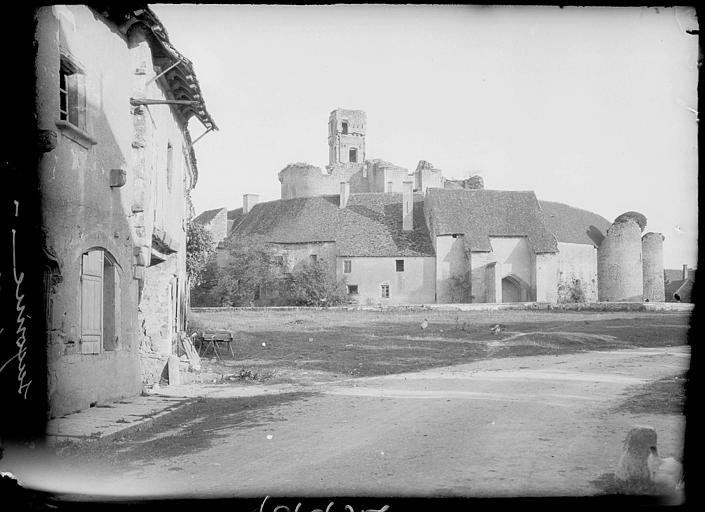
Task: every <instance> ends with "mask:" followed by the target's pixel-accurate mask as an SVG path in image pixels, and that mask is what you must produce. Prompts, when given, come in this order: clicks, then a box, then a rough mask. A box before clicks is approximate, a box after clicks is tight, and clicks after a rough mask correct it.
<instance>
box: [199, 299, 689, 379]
mask: <svg viewBox="0 0 705 512" xmlns="http://www.w3.org/2000/svg"><path fill="white" fill-rule="evenodd" d="M424 319H426V320H427V321H428V327H427V328H426V329H422V328H421V326H420V324H421V322H422V321H423V320H424ZM689 321H690V315H689V314H684V313H673V312H668V313H655V312H654V313H651V312H589V311H584V312H572V311H571V312H567V311H566V312H555V311H507V310H505V311H493V312H488V311H464V312H452V311H437V310H436V311H431V310H426V311H424V310H404V311H398V310H395V311H388V312H385V311H358V310H351V311H341V310H315V311H313V310H283V311H237V312H209V313H193V314H192V317H191V324H190V330H191V331H193V330H197V329H208V330H221V329H222V330H228V331H232V332H233V333H234V335H235V338H236V340H237V342H236V343H235V344H234V347H233V348H234V351H235V357H234V358H231V360H226V361H225V365H226V366H227V367H228V368H229V369H230V370H231V373H232V375H234V376H235V378H238V377H239V378H242V379H246V378H248V377H250V378H253V379H254V380H263V379H266V378H268V377H272V378H277V377H279V379H283V380H286V376H287V375H292V374H293V373H298V374H301V373H302V372H304V373H306V374H311V375H317V376H318V377H328V378H340V377H343V376H346V377H351V376H352V377H355V376H372V375H385V374H391V373H401V372H408V371H415V370H422V369H426V368H432V367H438V366H447V365H452V364H462V363H467V362H471V361H475V360H478V359H484V358H489V357H515V356H526V355H549V354H564V353H571V352H580V351H585V350H614V349H624V348H635V347H658V346H672V345H682V344H684V343H686V340H687V333H688V324H689ZM496 324H499V325H500V326H501V330H500V331H499V332H497V333H493V332H492V331H491V327H492V326H493V325H496ZM263 344H264V345H263ZM228 357H229V356H228Z"/></svg>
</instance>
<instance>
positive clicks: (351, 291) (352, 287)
mask: <svg viewBox="0 0 705 512" xmlns="http://www.w3.org/2000/svg"><path fill="white" fill-rule="evenodd" d="M348 295H357V285H356V284H349V285H348Z"/></svg>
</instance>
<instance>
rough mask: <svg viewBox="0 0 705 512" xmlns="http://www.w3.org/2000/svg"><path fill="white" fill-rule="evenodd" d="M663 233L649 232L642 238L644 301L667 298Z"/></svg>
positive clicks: (661, 300) (657, 300) (662, 300)
mask: <svg viewBox="0 0 705 512" xmlns="http://www.w3.org/2000/svg"><path fill="white" fill-rule="evenodd" d="M663 240H664V238H663V235H662V234H661V233H647V234H645V235H644V236H643V237H642V238H641V248H642V255H643V269H642V270H643V279H644V301H647V300H648V301H649V302H664V301H665V300H666V292H665V283H664V278H663Z"/></svg>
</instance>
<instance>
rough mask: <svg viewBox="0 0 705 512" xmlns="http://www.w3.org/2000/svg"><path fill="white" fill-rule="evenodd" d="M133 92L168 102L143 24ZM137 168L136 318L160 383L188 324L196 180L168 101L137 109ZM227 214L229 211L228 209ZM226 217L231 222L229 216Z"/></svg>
mask: <svg viewBox="0 0 705 512" xmlns="http://www.w3.org/2000/svg"><path fill="white" fill-rule="evenodd" d="M130 40H131V41H130V42H131V46H132V55H133V67H134V77H135V81H134V90H133V94H134V96H135V97H146V98H149V99H158V100H166V99H168V95H167V94H166V93H165V90H167V89H166V87H165V84H164V82H163V79H160V80H156V81H153V82H151V83H149V80H150V78H151V77H154V76H155V75H156V74H158V73H159V71H158V70H156V69H155V68H154V65H153V62H152V56H151V51H150V48H149V45H148V44H147V36H146V34H145V32H144V29H143V28H141V27H136V28H135V29H133V30H132V31H131V33H130ZM132 114H133V119H134V139H133V142H132V148H133V158H134V166H133V172H134V174H135V176H136V181H137V183H138V187H137V191H136V192H137V194H136V197H135V200H134V201H133V206H132V213H133V224H134V225H135V226H136V230H137V232H138V234H139V235H143V236H140V237H139V238H138V240H137V243H138V244H139V246H140V247H139V250H138V251H137V252H136V261H135V263H136V264H137V265H138V266H140V267H142V268H143V269H144V270H143V271H142V272H144V285H143V286H144V289H143V293H142V299H141V301H140V306H139V313H138V322H139V326H140V330H141V344H140V352H141V360H142V379H143V382H145V383H153V382H158V381H159V376H158V375H160V374H161V370H163V368H164V367H165V366H166V361H167V359H168V356H169V355H170V354H171V353H172V352H173V348H172V347H173V345H174V343H175V340H176V336H177V332H178V331H179V330H180V329H181V328H182V327H183V321H184V318H183V316H184V313H185V312H184V311H182V310H181V309H180V308H179V306H178V305H179V303H180V302H181V300H182V298H183V297H184V295H185V294H186V293H187V290H186V286H187V283H186V272H185V268H186V267H185V266H186V216H187V213H188V210H189V205H188V202H187V194H188V191H189V190H190V188H191V186H192V182H193V176H192V171H191V169H190V166H189V162H188V158H187V149H186V148H187V144H186V140H185V135H184V127H183V122H182V121H181V120H180V119H179V118H178V117H177V115H176V114H175V113H174V111H173V110H172V109H171V108H170V107H169V106H167V105H147V106H142V107H133V109H132ZM226 215H227V214H226ZM226 222H227V221H226ZM155 237H157V238H159V239H161V240H162V242H166V243H168V244H169V245H170V248H171V250H173V251H176V252H174V253H171V254H168V253H163V254H158V256H159V258H164V259H165V261H162V262H157V261H158V260H155V259H154V257H153V254H152V253H153V251H154V250H155V248H156V250H158V251H159V247H158V245H159V244H156V245H155V242H154V238H155Z"/></svg>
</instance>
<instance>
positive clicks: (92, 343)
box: [81, 250, 103, 354]
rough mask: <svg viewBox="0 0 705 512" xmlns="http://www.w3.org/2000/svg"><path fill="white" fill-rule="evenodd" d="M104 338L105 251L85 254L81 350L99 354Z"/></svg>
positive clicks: (82, 272) (82, 276)
mask: <svg viewBox="0 0 705 512" xmlns="http://www.w3.org/2000/svg"><path fill="white" fill-rule="evenodd" d="M102 338H103V251H100V250H95V251H88V252H87V253H85V254H84V255H83V261H82V269H81V352H82V353H83V354H98V353H100V347H101V344H102Z"/></svg>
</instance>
